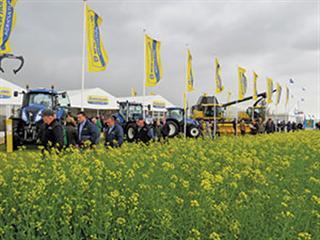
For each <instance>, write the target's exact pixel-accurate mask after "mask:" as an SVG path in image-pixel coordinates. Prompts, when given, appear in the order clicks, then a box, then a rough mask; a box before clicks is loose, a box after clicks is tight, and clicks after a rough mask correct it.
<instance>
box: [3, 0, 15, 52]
mask: <svg viewBox="0 0 320 240" xmlns="http://www.w3.org/2000/svg"><path fill="white" fill-rule="evenodd" d="M16 3H17V0H0V54H4V53H10V52H11V48H10V45H9V38H10V36H11V33H12V31H13V29H14V26H15V22H16V11H15V6H16Z"/></svg>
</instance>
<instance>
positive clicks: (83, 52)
mask: <svg viewBox="0 0 320 240" xmlns="http://www.w3.org/2000/svg"><path fill="white" fill-rule="evenodd" d="M86 1H87V0H83V34H82V78H81V111H83V110H84V108H83V106H84V82H85V75H86V7H87V3H86Z"/></svg>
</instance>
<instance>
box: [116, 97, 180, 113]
mask: <svg viewBox="0 0 320 240" xmlns="http://www.w3.org/2000/svg"><path fill="white" fill-rule="evenodd" d="M118 101H129V102H135V103H144V106H148V105H150V106H151V111H160V112H163V111H166V108H168V107H175V105H174V104H172V103H171V102H170V101H168V100H167V99H165V98H164V97H162V96H161V95H148V96H145V97H143V96H135V97H120V98H118Z"/></svg>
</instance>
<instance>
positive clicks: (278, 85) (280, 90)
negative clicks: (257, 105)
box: [276, 83, 282, 105]
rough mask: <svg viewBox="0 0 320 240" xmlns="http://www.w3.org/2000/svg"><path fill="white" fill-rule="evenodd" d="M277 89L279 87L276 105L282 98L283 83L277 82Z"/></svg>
mask: <svg viewBox="0 0 320 240" xmlns="http://www.w3.org/2000/svg"><path fill="white" fill-rule="evenodd" d="M276 89H277V98H276V99H277V101H276V105H278V104H279V103H280V100H281V92H282V87H281V85H280V84H279V83H277V85H276Z"/></svg>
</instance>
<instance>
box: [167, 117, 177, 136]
mask: <svg viewBox="0 0 320 240" xmlns="http://www.w3.org/2000/svg"><path fill="white" fill-rule="evenodd" d="M167 124H168V127H169V133H168V137H175V136H177V135H178V134H179V125H178V124H177V123H176V122H174V121H171V120H168V121H167Z"/></svg>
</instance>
